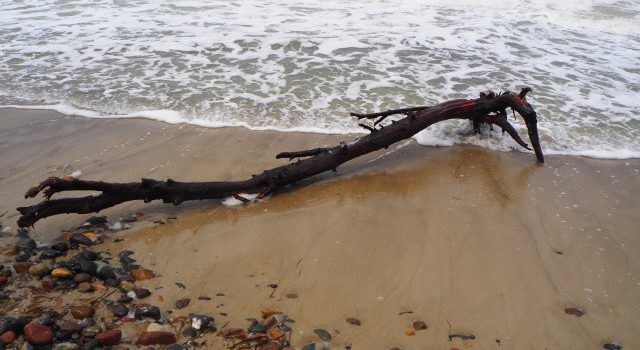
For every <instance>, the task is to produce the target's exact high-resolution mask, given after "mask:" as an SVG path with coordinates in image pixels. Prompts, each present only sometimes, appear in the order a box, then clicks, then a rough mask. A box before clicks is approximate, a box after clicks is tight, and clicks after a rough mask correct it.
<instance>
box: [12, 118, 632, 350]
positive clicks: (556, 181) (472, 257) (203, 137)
mask: <svg viewBox="0 0 640 350" xmlns="http://www.w3.org/2000/svg"><path fill="white" fill-rule="evenodd" d="M344 138H345V136H340V137H339V136H332V135H312V134H293V133H276V132H253V131H248V130H244V129H235V128H226V129H205V128H198V127H193V126H188V125H167V124H162V123H157V122H152V121H148V120H137V119H136V120H113V119H111V120H90V119H83V118H77V117H66V116H63V115H60V114H57V113H53V112H49V111H26V110H15V109H3V110H0V198H2V201H0V214H2V213H3V212H5V211H7V214H5V215H4V216H2V217H1V218H0V221H1V223H2V224H4V225H11V226H15V220H16V218H17V214H16V212H15V210H14V208H15V207H16V206H18V205H27V204H29V203H35V202H33V201H31V202H27V201H25V200H24V199H22V194H23V192H24V191H25V189H26V188H28V187H29V186H31V185H32V184H33V183H34V182H36V181H39V180H41V179H43V178H44V177H47V176H52V175H55V176H60V175H68V174H70V173H72V172H73V171H76V170H80V171H82V175H81V178H84V179H104V180H108V181H130V180H132V179H138V178H141V177H152V178H156V179H166V178H168V177H172V178H176V179H180V180H214V179H215V180H225V179H238V178H244V177H247V176H250V175H251V174H252V173H255V172H259V171H261V170H262V169H265V168H269V167H272V166H275V165H279V164H283V162H284V161H283V160H276V159H275V158H274V157H273V156H274V155H275V154H276V153H278V152H281V151H292V150H300V149H305V148H313V147H317V146H322V145H328V144H333V143H335V142H337V141H338V140H341V139H344ZM346 138H348V137H346ZM403 146H404V147H402V148H401V149H398V148H397V147H396V148H393V149H391V148H390V149H389V150H387V151H385V152H380V153H378V154H374V155H371V156H369V157H366V158H365V159H360V160H356V161H354V162H352V163H349V164H348V165H345V166H344V167H341V168H339V169H338V174H337V175H336V174H324V175H322V176H319V177H317V178H314V179H313V180H309V181H306V182H305V183H303V184H300V185H298V186H296V188H294V189H291V190H287V191H284V192H281V193H278V194H277V195H274V196H273V197H272V198H269V199H267V200H265V201H263V202H261V203H253V204H245V205H241V206H236V207H228V206H224V205H220V204H219V202H217V201H204V202H200V203H186V204H185V205H181V206H179V207H174V206H170V205H162V204H154V203H152V204H146V205H145V204H143V203H142V202H136V203H131V204H126V205H121V206H119V207H117V208H113V209H110V210H107V211H105V214H106V215H109V216H112V217H117V216H123V215H127V214H130V213H132V212H133V211H137V210H142V211H143V212H145V214H146V215H147V216H150V217H158V218H163V217H168V216H173V215H175V216H177V217H178V219H177V220H169V221H167V224H164V225H151V226H150V227H146V228H143V229H140V230H137V231H135V232H133V231H132V232H129V233H126V235H125V241H124V242H122V243H109V244H108V245H107V248H108V249H111V250H113V251H118V250H121V249H125V248H126V249H131V250H134V251H135V252H136V258H138V260H139V261H140V262H141V263H142V264H143V265H145V266H147V267H151V268H152V269H154V270H155V271H156V272H157V273H159V274H161V276H160V277H158V278H155V279H153V280H150V281H147V283H146V284H145V285H144V286H146V287H147V288H149V289H151V290H153V291H154V293H156V294H158V295H162V296H163V299H164V301H163V302H158V304H159V306H161V308H163V309H167V308H171V306H172V305H173V303H174V302H175V300H176V299H179V298H183V297H191V298H192V299H193V301H192V302H191V304H190V306H189V307H188V308H186V309H184V310H180V311H177V312H176V314H187V313H189V312H196V311H197V312H200V313H210V314H212V315H213V316H215V317H216V319H217V323H218V325H222V324H224V323H226V322H227V321H229V322H230V325H238V326H245V327H246V325H247V322H246V321H245V319H246V318H248V317H256V315H258V314H259V310H260V309H261V308H264V307H273V308H276V309H280V310H282V311H285V312H286V313H287V314H289V316H291V317H292V318H294V319H295V320H296V321H297V322H296V323H295V325H294V334H293V335H294V336H293V341H294V344H296V345H298V346H301V345H304V344H305V343H306V342H312V341H315V340H317V336H316V335H315V334H314V333H313V329H315V328H324V329H327V330H329V331H331V332H332V334H333V339H334V340H333V343H334V344H335V345H336V346H338V347H337V348H341V347H342V348H344V345H346V344H349V343H351V344H353V349H390V348H392V347H399V348H401V349H426V348H429V349H450V348H453V347H458V348H460V349H466V348H473V349H602V345H603V344H604V343H606V342H615V343H619V344H622V345H623V346H624V349H638V348H640V332H638V330H639V329H640V172H639V171H640V161H638V160H621V161H613V160H597V159H589V158H581V157H561V156H548V157H547V163H546V164H544V165H539V164H536V163H535V157H534V156H533V154H528V153H519V152H508V153H505V152H496V151H491V150H486V149H481V148H476V147H467V146H455V147H448V148H431V147H423V146H419V145H416V144H415V143H413V142H407V143H404V144H403ZM85 217H86V216H79V215H63V216H60V217H57V218H50V219H47V220H44V221H42V222H39V223H38V224H37V225H36V227H35V231H34V236H35V237H36V238H37V239H40V240H47V239H51V238H53V237H55V236H57V235H58V233H59V230H60V228H62V227H66V226H72V225H74V224H77V223H79V222H80V221H81V220H82V219H83V218H85ZM174 282H181V283H184V285H185V286H186V290H183V289H180V288H178V287H177V286H176V285H175V284H174ZM270 283H276V284H278V286H279V287H278V288H277V289H276V291H275V293H274V294H273V296H272V297H270V295H271V292H272V289H271V288H269V287H268V286H267V285H268V284H270ZM159 287H162V288H161V289H156V288H159ZM217 293H224V295H225V296H218V297H216V296H215V295H216V294H217ZM288 293H295V294H297V295H298V297H297V298H295V299H290V298H287V297H285V295H286V294H288ZM200 295H206V296H211V297H213V300H211V301H204V300H197V297H198V296H200ZM566 307H582V308H584V310H585V315H583V316H582V317H579V318H578V317H575V316H572V315H567V314H565V312H564V308H566ZM406 311H411V312H413V313H405V314H402V315H399V313H402V312H406ZM220 312H224V313H226V314H228V316H222V315H220V314H219V313H220ZM347 317H357V318H358V319H360V320H361V321H362V326H352V325H349V324H347V323H346V322H345V318H347ZM413 320H422V321H424V322H426V323H427V325H428V326H429V328H428V329H427V330H426V331H418V332H417V334H416V335H415V336H407V335H405V331H406V330H407V329H409V328H410V327H411V322H412V321H413ZM450 327H451V329H450ZM450 331H451V332H453V333H464V334H474V335H475V336H476V337H477V339H476V340H474V341H468V342H463V341H461V340H453V341H452V342H449V341H448V338H447V335H448V334H449V332H450ZM497 340H499V342H500V343H499V344H498V342H497ZM210 344H211V345H210V346H211V347H212V348H215V347H216V345H213V344H217V343H215V342H212V343H210Z"/></svg>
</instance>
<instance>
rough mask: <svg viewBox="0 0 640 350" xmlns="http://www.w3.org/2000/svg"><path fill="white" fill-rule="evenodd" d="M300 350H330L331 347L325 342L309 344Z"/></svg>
mask: <svg viewBox="0 0 640 350" xmlns="http://www.w3.org/2000/svg"><path fill="white" fill-rule="evenodd" d="M302 350H331V345H330V344H329V343H326V342H322V343H311V344H307V345H305V346H303V347H302Z"/></svg>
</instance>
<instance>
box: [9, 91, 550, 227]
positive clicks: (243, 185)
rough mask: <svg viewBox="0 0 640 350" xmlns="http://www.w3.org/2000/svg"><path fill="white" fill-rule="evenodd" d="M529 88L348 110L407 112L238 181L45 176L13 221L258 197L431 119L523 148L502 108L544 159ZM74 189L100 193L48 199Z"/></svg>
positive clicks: (285, 154) (413, 130)
mask: <svg viewBox="0 0 640 350" xmlns="http://www.w3.org/2000/svg"><path fill="white" fill-rule="evenodd" d="M529 91H531V89H529V88H524V89H522V91H520V93H519V94H515V93H511V92H505V93H503V94H500V95H497V96H496V95H495V94H494V93H492V92H490V93H489V94H481V97H480V98H478V99H475V100H464V99H460V100H451V101H447V102H444V103H441V104H439V105H436V106H430V107H426V106H425V107H412V108H403V109H397V110H390V111H386V112H380V113H372V114H355V113H352V115H354V116H356V117H358V118H359V119H374V118H380V119H379V120H378V121H377V122H376V123H375V124H378V123H380V122H381V121H382V119H384V118H386V117H387V116H389V115H393V114H407V117H405V118H403V119H401V120H398V121H395V122H393V123H391V124H390V125H387V126H386V127H382V128H380V129H375V128H374V127H368V129H369V130H370V131H371V133H370V134H368V135H366V136H363V137H361V138H358V139H356V140H353V141H350V142H342V143H340V145H338V146H335V147H329V148H316V149H312V150H306V151H298V152H283V153H280V154H278V155H277V156H276V158H289V159H290V160H291V159H294V158H301V157H308V158H305V159H300V160H298V161H296V162H294V163H290V164H287V165H282V166H279V167H277V168H274V169H271V170H266V171H264V172H263V173H261V174H259V175H256V176H254V177H253V178H251V179H247V180H243V181H228V182H177V181H174V180H171V179H169V180H167V181H157V180H151V179H142V180H141V181H140V182H129V183H108V182H102V181H85V180H79V179H75V178H70V177H64V178H58V177H50V178H48V179H46V180H44V181H42V182H41V183H39V184H38V185H36V186H34V187H33V188H31V189H29V190H28V191H27V193H26V194H25V198H33V197H35V196H36V195H37V194H38V193H40V192H43V193H44V196H45V200H44V201H42V202H40V203H38V204H35V205H32V206H28V207H21V208H18V211H19V212H20V214H22V216H21V217H20V218H19V220H18V225H19V226H21V227H25V226H32V225H33V224H35V223H36V222H37V221H38V220H40V219H43V218H46V217H49V216H53V215H58V214H64V213H79V214H86V213H92V212H98V211H100V210H102V209H105V208H109V207H113V206H115V205H118V204H120V203H124V202H128V201H133V200H144V201H145V202H150V201H152V200H162V201H163V202H165V203H173V204H175V205H178V204H180V203H182V202H184V201H189V200H197V199H215V198H225V197H228V196H235V197H238V196H239V197H241V198H244V197H242V196H241V194H242V193H253V194H258V197H259V198H262V197H264V196H267V195H269V194H270V193H272V192H274V191H275V190H277V189H279V188H282V187H284V186H287V185H290V184H293V183H295V182H297V181H300V180H302V179H305V178H308V177H311V176H314V175H317V174H320V173H323V172H325V171H329V170H335V169H336V168H337V167H338V166H339V165H341V164H343V163H345V162H347V161H349V160H351V159H354V158H357V157H359V156H361V155H364V154H367V153H370V152H373V151H376V150H379V149H381V148H386V147H389V146H390V145H392V144H394V143H396V142H398V141H400V140H403V139H406V138H409V137H411V136H413V135H415V134H416V133H418V132H419V131H421V130H423V129H425V128H427V127H428V126H430V125H432V124H435V123H438V122H441V121H444V120H449V119H469V120H471V121H472V122H473V124H474V127H475V128H476V130H478V131H479V128H478V126H479V124H480V123H489V124H496V125H497V126H500V127H501V128H502V130H503V132H504V131H506V132H507V133H508V134H509V135H510V136H511V137H512V138H513V139H514V140H515V141H516V142H517V143H518V144H519V145H521V146H522V147H525V148H527V149H529V146H528V145H527V144H526V143H525V142H524V141H523V140H522V138H521V137H520V136H519V135H518V133H517V132H516V130H515V129H514V128H513V126H512V125H511V124H510V123H509V122H508V121H507V113H506V109H507V108H512V109H513V110H514V111H515V112H518V113H519V114H520V115H521V116H522V117H523V119H524V121H525V124H526V126H527V130H528V133H529V140H530V141H531V144H532V146H533V150H534V152H535V154H536V157H537V159H538V161H539V162H544V156H543V154H542V149H541V148H540V142H539V140H538V128H537V115H536V112H535V111H534V110H533V108H532V107H531V105H529V103H528V102H527V100H526V95H527V93H528V92H529ZM77 190H82V191H100V192H101V194H99V195H92V196H87V197H80V198H62V199H49V198H50V197H51V196H52V195H54V194H55V193H58V192H64V191H77Z"/></svg>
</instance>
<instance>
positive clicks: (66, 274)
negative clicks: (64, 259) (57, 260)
mask: <svg viewBox="0 0 640 350" xmlns="http://www.w3.org/2000/svg"><path fill="white" fill-rule="evenodd" d="M51 276H53V277H57V278H71V277H73V272H71V270H69V269H65V268H63V267H59V268H57V269H54V270H53V271H51Z"/></svg>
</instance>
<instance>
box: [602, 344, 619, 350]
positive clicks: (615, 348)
mask: <svg viewBox="0 0 640 350" xmlns="http://www.w3.org/2000/svg"><path fill="white" fill-rule="evenodd" d="M603 347H604V348H605V349H607V350H621V349H622V345H618V344H614V343H607V344H604V346H603Z"/></svg>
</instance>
